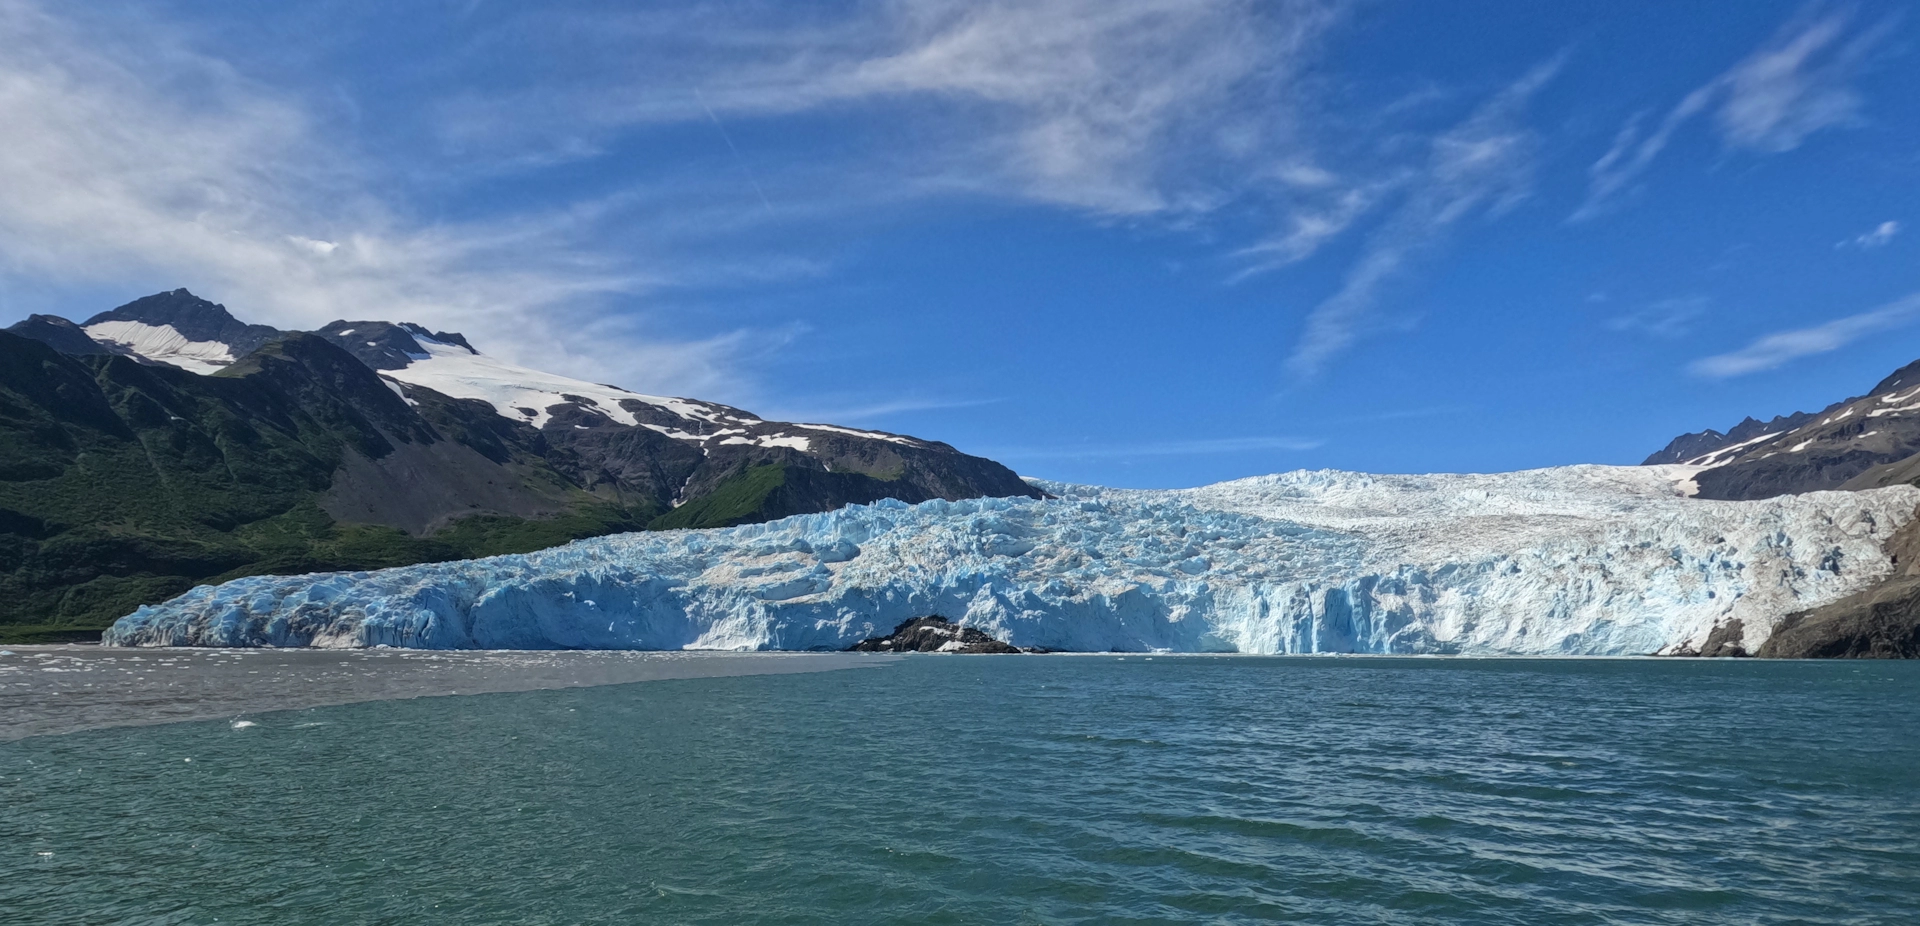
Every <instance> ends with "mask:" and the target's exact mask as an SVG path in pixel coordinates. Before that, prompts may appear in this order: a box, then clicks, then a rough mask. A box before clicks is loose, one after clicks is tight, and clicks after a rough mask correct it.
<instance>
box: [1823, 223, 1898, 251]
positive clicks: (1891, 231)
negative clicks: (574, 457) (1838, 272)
mask: <svg viewBox="0 0 1920 926" xmlns="http://www.w3.org/2000/svg"><path fill="white" fill-rule="evenodd" d="M1897 234H1900V223H1899V222H1895V221H1891V220H1889V221H1885V222H1881V223H1880V224H1878V225H1875V226H1874V227H1873V229H1872V230H1871V231H1867V232H1864V233H1861V234H1858V235H1855V236H1853V237H1851V238H1848V239H1847V240H1845V241H1842V242H1840V243H1838V244H1835V245H1834V247H1836V248H1847V247H1853V248H1859V249H1861V250H1863V251H1871V250H1873V249H1875V248H1883V247H1886V246H1887V244H1888V243H1889V242H1891V241H1892V240H1893V236H1895V235H1897Z"/></svg>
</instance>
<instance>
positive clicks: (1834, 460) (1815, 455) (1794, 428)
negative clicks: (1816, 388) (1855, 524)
mask: <svg viewBox="0 0 1920 926" xmlns="http://www.w3.org/2000/svg"><path fill="white" fill-rule="evenodd" d="M1916 454H1920V361H1915V362H1914V363H1911V364H1908V365H1907V366H1904V367H1901V368H1900V369H1898V370H1895V371H1894V372H1893V373H1892V374H1891V375H1889V376H1887V377H1886V378H1885V379H1882V380H1881V381H1880V382H1879V383H1878V384H1876V385H1875V386H1874V387H1873V388H1872V389H1871V390H1869V391H1868V392H1867V394H1866V395H1864V396H1859V397H1855V398H1849V399H1842V400H1841V401H1839V402H1835V403H1834V404H1832V405H1829V406H1827V407H1826V408H1824V409H1822V410H1820V411H1818V412H1795V413H1793V414H1791V415H1783V416H1779V417H1776V418H1774V419H1773V420H1771V421H1767V422H1760V421H1756V420H1755V419H1753V418H1747V419H1746V420H1744V421H1742V422H1740V424H1738V425H1736V426H1735V427H1733V428H1731V429H1729V430H1728V431H1727V432H1726V433H1724V434H1723V433H1721V432H1719V431H1713V430H1708V431H1702V432H1700V433H1697V434H1683V435H1681V436H1679V437H1676V438H1674V439H1673V441H1672V442H1671V443H1669V444H1668V445H1667V447H1666V449H1664V450H1662V451H1660V452H1659V453H1656V454H1654V455H1653V456H1650V457H1648V458H1647V463H1649V464H1658V463H1683V464H1686V465H1688V466H1700V467H1704V469H1703V470H1702V471H1701V472H1700V473H1699V474H1697V475H1696V476H1695V477H1694V481H1695V482H1696V483H1697V484H1698V485H1699V493H1698V496H1699V497H1700V498H1712V499H1728V500H1737V499H1754V498H1768V497H1771V496H1775V495H1784V494H1789V493H1797V492H1816V491H1820V490H1824V489H1864V488H1877V487H1880V486H1887V485H1895V484H1903V483H1911V482H1913V481H1914V480H1915V479H1920V456H1916Z"/></svg>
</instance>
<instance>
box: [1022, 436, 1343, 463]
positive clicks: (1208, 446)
mask: <svg viewBox="0 0 1920 926" xmlns="http://www.w3.org/2000/svg"><path fill="white" fill-rule="evenodd" d="M1325 445H1326V441H1324V440H1320V439H1317V438H1307V437H1281V436H1265V437H1219V438H1204V439H1199V440H1181V441H1150V442H1146V443H1139V444H1097V445H1090V446H1083V447H1000V448H995V449H993V450H990V451H986V452H987V453H988V454H989V455H990V456H993V457H994V458H996V459H1007V460H1068V459H1110V458H1120V457H1187V456H1217V455H1222V454H1233V453H1258V452H1271V451H1288V452H1304V451H1308V450H1316V449H1318V448H1320V447H1323V446H1325Z"/></svg>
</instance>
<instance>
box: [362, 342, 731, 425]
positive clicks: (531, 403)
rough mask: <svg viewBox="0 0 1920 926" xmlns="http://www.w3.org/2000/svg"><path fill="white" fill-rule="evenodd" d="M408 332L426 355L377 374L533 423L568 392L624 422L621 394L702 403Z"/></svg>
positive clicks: (681, 404)
mask: <svg viewBox="0 0 1920 926" xmlns="http://www.w3.org/2000/svg"><path fill="white" fill-rule="evenodd" d="M413 335H414V340H415V341H416V342H418V343H419V344H420V346H421V347H422V348H424V349H425V350H426V352H427V353H426V356H415V355H413V354H411V353H409V356H411V357H412V358H413V362H412V363H410V364H408V365H407V366H404V367H401V368H400V369H397V370H385V371H383V372H382V375H384V376H388V377H391V378H393V379H397V380H399V381H401V382H403V383H411V384H413V385H415V386H425V387H427V388H428V389H432V390H434V391H435V392H439V393H443V394H445V395H450V396H453V397H454V398H456V399H479V400H481V401H483V402H486V403H487V404H489V405H492V406H493V407H494V410H495V411H498V412H499V413H500V414H501V415H503V416H505V417H507V418H510V419H512V420H514V421H524V422H526V423H528V424H530V425H533V426H534V427H536V428H538V427H541V426H543V425H545V424H546V423H547V418H548V417H549V416H548V414H547V409H548V408H549V407H551V406H554V405H559V404H562V403H564V402H569V401H572V400H570V399H568V398H566V396H569V395H573V396H580V397H582V398H586V399H591V400H592V401H593V406H594V407H595V408H598V409H599V410H600V411H602V412H604V413H605V414H606V415H607V417H609V418H612V419H613V420H615V421H618V422H620V423H621V424H624V425H634V424H637V423H638V422H637V421H636V420H635V419H634V417H633V413H632V412H629V411H627V410H626V409H625V408H623V407H622V406H621V404H620V403H621V401H622V400H634V401H640V402H645V403H646V404H648V405H659V406H662V407H666V408H670V409H672V410H673V411H675V412H676V413H678V414H681V415H683V416H686V415H688V413H689V412H691V411H695V410H697V409H698V407H699V406H700V405H701V403H695V402H689V401H687V400H685V399H672V398H666V397H664V396H651V395H641V394H639V393H637V392H628V391H627V390H625V389H620V388H616V387H613V386H602V385H600V384H598V383H589V382H587V381H585V380H579V379H573V378H571V377H567V376H559V375H556V374H553V373H542V372H540V371H539V370H532V369H528V368H526V367H523V366H518V365H516V364H511V363H508V362H506V361H504V360H500V359H497V358H494V357H490V356H488V355H486V354H482V353H477V352H475V351H473V350H472V349H470V348H467V347H463V346H461V345H459V344H449V343H445V342H442V341H436V340H434V339H432V338H430V337H427V336H426V335H423V334H420V333H419V332H413ZM521 409H526V410H527V412H531V414H528V413H527V412H522V411H521ZM696 417H697V416H696Z"/></svg>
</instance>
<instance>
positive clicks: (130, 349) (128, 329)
mask: <svg viewBox="0 0 1920 926" xmlns="http://www.w3.org/2000/svg"><path fill="white" fill-rule="evenodd" d="M83 330H85V331H86V333H87V337H90V338H92V339H94V340H95V341H98V342H100V343H103V344H110V345H113V346H115V347H118V348H120V349H121V350H124V351H126V352H127V353H130V354H133V355H135V356H137V357H141V358H143V359H146V360H151V361H154V362H155V363H167V364H172V365H173V366H176V367H179V368H181V369H183V370H188V371H190V372H193V373H199V374H201V375H203V376H204V375H206V374H209V373H218V372H220V370H221V369H222V368H224V367H226V366H228V365H230V364H232V363H233V361H234V360H235V359H236V358H235V357H234V356H233V351H232V349H231V348H229V347H228V346H227V345H226V344H223V343H221V342H219V341H190V340H188V339H187V337H186V335H183V334H181V333H180V332H179V331H178V330H177V329H175V328H174V327H173V326H172V325H149V324H147V323H145V322H134V321H104V322H95V323H94V324H91V325H88V326H87V327H86V328H85V329H83Z"/></svg>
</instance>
